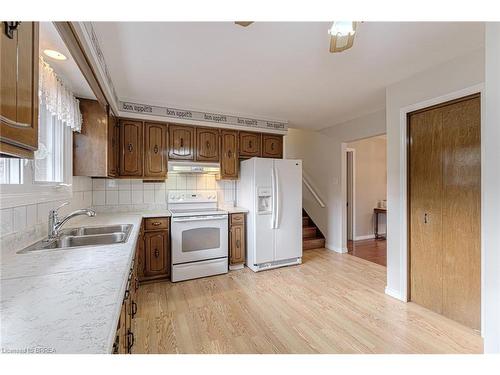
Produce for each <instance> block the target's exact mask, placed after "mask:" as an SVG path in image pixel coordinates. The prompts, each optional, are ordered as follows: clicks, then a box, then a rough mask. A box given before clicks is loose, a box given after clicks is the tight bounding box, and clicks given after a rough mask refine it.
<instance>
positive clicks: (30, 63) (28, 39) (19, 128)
mask: <svg viewBox="0 0 500 375" xmlns="http://www.w3.org/2000/svg"><path fill="white" fill-rule="evenodd" d="M6 24H7V22H2V25H1V31H0V33H1V36H0V153H1V154H6V155H11V156H17V157H23V158H33V151H35V150H36V149H37V148H38V22H21V23H20V24H19V26H17V29H16V30H15V31H13V32H12V35H11V36H9V35H7V30H6V28H5V25H6Z"/></svg>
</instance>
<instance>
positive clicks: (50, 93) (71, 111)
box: [38, 57, 82, 132]
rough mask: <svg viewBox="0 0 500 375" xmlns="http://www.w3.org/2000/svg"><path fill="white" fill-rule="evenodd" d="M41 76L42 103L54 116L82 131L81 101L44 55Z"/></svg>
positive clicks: (41, 60)
mask: <svg viewBox="0 0 500 375" xmlns="http://www.w3.org/2000/svg"><path fill="white" fill-rule="evenodd" d="M39 77H40V79H39V86H38V91H39V95H40V105H45V106H46V108H47V110H48V111H49V112H50V113H51V114H52V115H53V116H55V117H56V118H57V119H58V120H60V121H62V122H63V123H64V124H65V125H66V126H69V127H70V128H71V129H72V130H73V131H77V132H80V130H81V128H82V114H81V113H80V102H79V101H78V99H76V98H75V97H74V95H73V93H72V92H71V91H69V90H68V88H67V87H66V86H65V85H64V83H63V82H62V80H61V79H60V78H59V77H58V76H57V75H56V73H55V72H54V69H52V68H51V67H50V65H49V64H47V63H46V62H45V61H44V59H43V58H42V57H40V71H39Z"/></svg>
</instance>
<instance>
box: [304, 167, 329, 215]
mask: <svg viewBox="0 0 500 375" xmlns="http://www.w3.org/2000/svg"><path fill="white" fill-rule="evenodd" d="M302 183H303V184H304V185H305V187H306V188H307V190H309V191H310V192H311V194H312V196H313V197H314V199H316V202H318V204H319V205H320V207H322V208H325V207H326V205H325V203H324V202H323V199H321V197H320V196H319V194H318V193H317V192H316V189H315V188H314V185H313V184H312V182H311V179H310V177H309V176H308V175H307V173H306V172H305V171H304V170H303V171H302Z"/></svg>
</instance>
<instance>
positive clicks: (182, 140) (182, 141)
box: [181, 138, 184, 147]
mask: <svg viewBox="0 0 500 375" xmlns="http://www.w3.org/2000/svg"><path fill="white" fill-rule="evenodd" d="M181 147H184V138H181Z"/></svg>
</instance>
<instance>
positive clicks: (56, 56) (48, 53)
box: [43, 49, 68, 61]
mask: <svg viewBox="0 0 500 375" xmlns="http://www.w3.org/2000/svg"><path fill="white" fill-rule="evenodd" d="M43 53H44V54H45V55H46V56H48V57H50V58H52V59H54V60H60V61H64V60H67V59H68V58H67V57H66V56H64V55H63V54H62V53H61V52H58V51H54V50H53V49H44V50H43Z"/></svg>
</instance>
